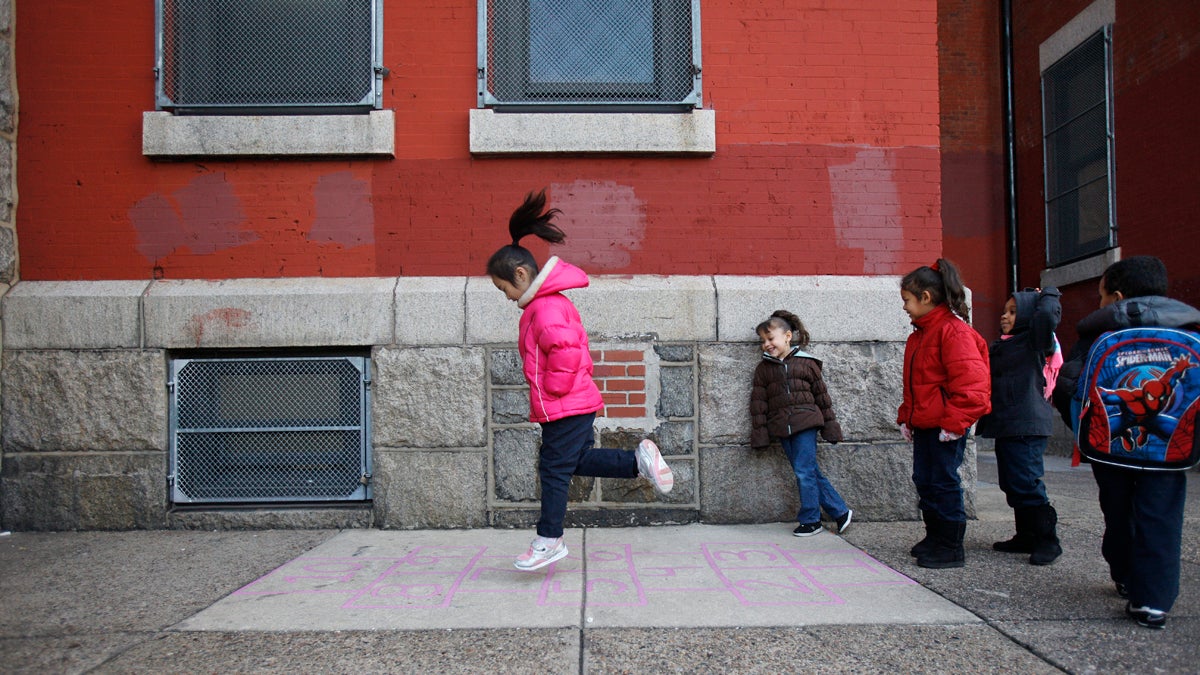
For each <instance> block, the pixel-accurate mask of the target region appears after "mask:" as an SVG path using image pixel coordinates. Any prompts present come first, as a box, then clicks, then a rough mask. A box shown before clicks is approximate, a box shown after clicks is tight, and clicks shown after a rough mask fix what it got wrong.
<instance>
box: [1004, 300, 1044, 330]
mask: <svg viewBox="0 0 1200 675" xmlns="http://www.w3.org/2000/svg"><path fill="white" fill-rule="evenodd" d="M1039 295H1040V294H1039V293H1038V292H1037V291H1031V290H1024V291H1017V292H1016V293H1013V294H1012V299H1013V300H1014V301H1015V302H1016V303H1017V318H1016V319H1015V320H1014V321H1013V327H1012V331H1010V334H1011V335H1016V334H1017V333H1021V332H1024V331H1027V330H1029V322H1030V321H1031V320H1032V319H1033V312H1034V311H1035V310H1036V309H1037V301H1038V296H1039Z"/></svg>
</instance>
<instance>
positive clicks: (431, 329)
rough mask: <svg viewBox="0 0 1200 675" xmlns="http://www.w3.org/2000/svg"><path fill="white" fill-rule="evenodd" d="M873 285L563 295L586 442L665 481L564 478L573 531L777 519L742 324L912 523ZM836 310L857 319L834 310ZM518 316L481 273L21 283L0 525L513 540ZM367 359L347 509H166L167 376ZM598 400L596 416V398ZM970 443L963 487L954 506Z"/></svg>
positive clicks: (669, 284) (8, 314)
mask: <svg viewBox="0 0 1200 675" xmlns="http://www.w3.org/2000/svg"><path fill="white" fill-rule="evenodd" d="M896 284H897V280H896V279H895V278H892V277H856V278H844V277H794V278H793V277H772V278H757V277H754V278H751V277H596V278H594V279H593V280H592V285H591V286H590V287H589V288H587V289H580V290H578V291H572V292H571V293H570V296H571V297H572V299H573V300H574V301H575V302H576V304H577V306H578V307H579V308H580V311H581V313H582V315H583V317H584V322H585V325H587V326H588V327H589V331H590V333H589V336H590V339H591V348H592V350H593V353H594V357H595V360H596V362H597V363H598V364H601V363H602V364H604V368H605V371H604V373H603V374H601V373H600V372H597V373H596V377H597V382H598V383H599V384H600V385H601V386H602V393H604V394H605V396H606V397H607V398H610V399H612V400H617V399H618V398H619V399H620V400H621V401H622V404H621V405H620V406H617V407H613V408H612V410H614V411H616V412H614V414H613V415H612V416H609V415H608V414H605V413H602V414H601V415H600V416H598V417H597V419H596V424H595V444H596V445H597V446H598V447H613V448H621V449H624V450H627V451H632V450H633V449H634V448H635V447H636V446H637V444H638V443H639V442H640V441H641V439H643V438H651V439H653V440H654V441H655V442H656V443H658V445H659V447H660V448H661V449H662V451H663V454H664V455H665V456H666V457H667V458H668V462H669V463H670V464H671V466H672V467H673V469H674V471H675V480H676V482H675V489H674V491H672V492H671V494H669V495H667V496H659V495H656V494H655V493H654V490H653V489H652V488H651V486H650V485H649V483H647V482H646V481H645V480H642V479H613V478H590V477H583V476H577V477H576V478H575V479H574V480H573V481H572V483H571V488H570V507H569V509H568V516H567V523H568V525H570V526H614V525H632V524H655V523H687V522H696V521H704V522H712V523H741V522H776V521H788V520H792V519H794V518H795V514H796V511H797V509H798V508H799V504H798V494H797V490H796V485H795V479H794V477H793V476H792V474H791V470H790V467H788V466H787V463H786V461H785V459H784V457H783V452H782V450H781V449H780V448H779V446H778V444H773V445H772V446H771V447H770V448H769V449H767V450H764V451H753V450H751V449H750V448H749V435H750V427H749V419H748V416H747V405H748V401H749V392H750V377H751V374H752V372H753V369H754V367H755V365H756V364H757V363H758V360H759V359H760V354H759V350H758V345H757V341H756V339H755V336H754V333H753V328H754V326H755V325H756V324H757V323H758V321H761V319H762V318H763V317H766V316H768V315H769V314H770V313H771V311H773V310H775V309H778V308H780V307H786V308H789V309H791V310H793V311H796V312H797V313H798V314H800V316H801V317H802V318H803V319H804V320H805V322H806V325H807V328H808V329H809V331H810V333H811V334H812V336H813V340H814V341H813V344H812V345H811V346H810V347H809V351H810V352H811V353H813V354H814V355H816V356H817V357H818V358H820V359H821V360H822V361H823V368H824V375H825V379H826V381H827V383H828V386H829V390H830V393H831V395H832V397H833V400H834V406H835V410H836V411H837V414H838V416H839V419H840V421H841V425H842V428H843V430H844V432H845V436H846V438H845V441H844V442H842V443H839V444H837V445H829V444H824V443H822V444H821V445H820V447H819V451H818V455H819V461H820V462H821V466H822V470H823V471H824V473H825V474H826V475H827V476H828V477H829V478H830V480H831V481H832V482H833V483H834V485H835V486H837V488H838V490H839V491H840V492H841V493H842V495H843V497H845V499H846V501H847V502H848V503H849V504H850V505H851V506H852V508H854V509H855V513H856V516H855V517H856V519H860V520H902V519H914V518H916V517H917V516H918V513H917V509H916V494H915V492H914V490H913V487H912V481H911V478H910V476H911V446H909V445H908V444H906V443H904V442H903V441H902V440H901V439H900V437H899V434H898V431H897V429H896V425H895V423H894V417H895V410H896V407H897V405H898V404H899V399H900V380H901V370H902V354H903V348H904V340H905V339H906V337H907V334H908V323H907V320H906V317H905V316H904V315H903V312H902V311H901V309H900V307H899V303H897V302H896V301H895V288H896ZM851 301H852V302H853V306H854V307H855V308H856V310H855V312H853V313H849V312H846V311H845V307H847V306H851V305H849V304H847V303H849V302H851ZM519 314H520V310H519V309H517V308H516V307H515V305H513V303H508V302H505V301H504V300H503V298H502V297H501V296H499V295H498V294H497V292H496V290H495V289H494V288H493V287H492V286H491V283H490V282H489V281H488V280H486V279H481V278H468V279H463V278H458V279H454V278H402V279H378V278H372V279H336V280H330V279H320V280H313V279H291V280H282V279H275V280H261V281H258V280H249V279H241V280H230V281H227V282H212V281H179V280H175V281H151V282H134V281H120V282H20V283H17V284H16V285H14V286H13V287H12V288H11V289H9V290H8V292H7V293H6V295H5V297H4V300H3V354H2V359H3V371H2V373H0V400H2V403H3V405H2V419H0V440H2V442H3V447H2V455H0V460H2V470H0V527H3V528H7V529H18V530H63V529H129V528H162V527H174V528H205V529H210V528H221V527H229V528H256V527H257V528H268V527H381V528H397V529H402V528H465V527H483V526H494V527H532V525H533V524H534V523H535V522H536V520H537V517H538V511H539V497H540V485H539V481H538V478H537V453H538V448H539V444H540V430H539V427H538V426H537V425H536V424H532V423H530V422H529V421H528V417H529V406H530V402H529V396H528V389H527V387H526V385H525V378H524V374H523V370H522V363H521V360H520V357H519V355H518V353H517V350H516V348H515V343H516V338H517V335H516V325H517V320H518V318H519ZM346 350H353V351H354V352H355V353H359V354H363V355H366V354H369V355H370V372H369V378H368V379H369V383H368V385H367V387H368V388H367V392H368V395H369V399H370V407H369V417H370V420H369V422H370V424H369V428H370V434H369V438H370V442H369V443H368V445H367V446H366V447H365V448H363V461H364V467H365V468H364V475H363V481H364V482H365V483H366V484H367V485H369V488H370V489H369V493H368V498H367V499H365V500H357V501H349V502H346V501H341V502H297V503H278V502H266V501H259V502H255V501H254V500H249V501H248V502H247V503H238V504H236V505H222V504H205V503H191V504H173V503H172V502H171V492H170V490H169V489H168V488H169V485H170V482H169V479H170V476H169V473H170V467H171V465H172V464H171V461H170V460H171V453H172V447H173V446H172V440H171V438H170V436H171V428H172V427H171V424H170V420H171V419H172V418H171V415H172V411H171V409H170V408H171V405H170V401H171V397H170V394H169V389H168V386H167V385H168V382H167V380H168V373H169V372H170V371H169V364H170V361H171V360H172V359H174V358H178V357H181V356H187V357H194V356H196V355H201V356H213V357H217V358H222V357H224V356H225V355H228V354H237V355H258V356H268V357H272V358H288V357H292V356H304V355H313V354H322V353H329V352H330V351H342V352H344V351H346ZM610 405H611V404H610ZM974 466H975V464H974V445H973V444H970V445H969V456H968V461H966V462H965V463H964V469H963V485H964V488H965V490H966V494H967V500H968V507H969V511H970V510H971V509H973V494H974V481H975V474H974Z"/></svg>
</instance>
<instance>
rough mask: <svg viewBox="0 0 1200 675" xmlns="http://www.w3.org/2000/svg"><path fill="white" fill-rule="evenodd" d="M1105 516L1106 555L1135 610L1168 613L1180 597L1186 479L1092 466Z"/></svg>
mask: <svg viewBox="0 0 1200 675" xmlns="http://www.w3.org/2000/svg"><path fill="white" fill-rule="evenodd" d="M1092 475H1093V476H1095V478H1096V486H1097V487H1098V488H1099V495H1100V510H1101V511H1103V513H1104V539H1103V542H1102V544H1101V552H1102V553H1103V554H1104V559H1105V561H1107V562H1108V566H1109V574H1110V575H1111V576H1112V578H1113V580H1114V581H1116V582H1119V583H1123V584H1126V586H1128V588H1129V600H1130V602H1131V603H1133V605H1134V606H1135V607H1150V608H1152V609H1159V610H1162V611H1164V612H1169V611H1170V610H1171V608H1172V607H1173V606H1174V605H1175V600H1176V598H1177V597H1178V595H1179V574H1180V555H1181V548H1182V538H1183V507H1184V503H1185V502H1186V501H1187V476H1186V475H1185V474H1184V473H1183V472H1179V471H1163V472H1154V471H1131V470H1128V469H1122V468H1119V467H1113V466H1107V465H1104V464H1100V463H1097V462H1093V463H1092Z"/></svg>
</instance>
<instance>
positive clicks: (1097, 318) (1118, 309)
mask: <svg viewBox="0 0 1200 675" xmlns="http://www.w3.org/2000/svg"><path fill="white" fill-rule="evenodd" d="M1135 326H1163V327H1166V328H1186V327H1189V326H1200V310H1197V309H1196V308H1195V307H1192V306H1191V305H1188V304H1186V303H1183V302H1180V301H1178V300H1174V299H1172V298H1167V297H1163V296H1161V295H1145V296H1142V297H1138V298H1125V299H1124V300H1118V301H1117V302H1114V303H1113V304H1111V305H1109V306H1108V307H1101V308H1100V309H1098V310H1096V311H1094V312H1092V313H1091V314H1088V315H1087V316H1085V317H1084V318H1083V320H1082V321H1080V322H1079V325H1078V326H1077V328H1078V330H1079V336H1080V337H1081V338H1094V337H1096V336H1098V335H1100V334H1101V333H1104V332H1106V331H1110V330H1118V329H1120V328H1132V327H1135Z"/></svg>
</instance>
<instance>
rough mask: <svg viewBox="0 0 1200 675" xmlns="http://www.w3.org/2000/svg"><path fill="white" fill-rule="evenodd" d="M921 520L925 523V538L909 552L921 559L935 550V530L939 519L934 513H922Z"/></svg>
mask: <svg viewBox="0 0 1200 675" xmlns="http://www.w3.org/2000/svg"><path fill="white" fill-rule="evenodd" d="M921 520H924V521H925V538H924V539H922V540H921V541H918V542H917V543H916V544H914V545H913V547H912V549H911V550H909V552H908V554H909V555H911V556H912V557H914V558H919V557H921V556H922V555H924V554H926V553H929V552H930V551H932V550H933V546H934V544H933V528H934V524H935V523H936V522H937V517H936V516H934V515H933V511H922V512H921Z"/></svg>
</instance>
